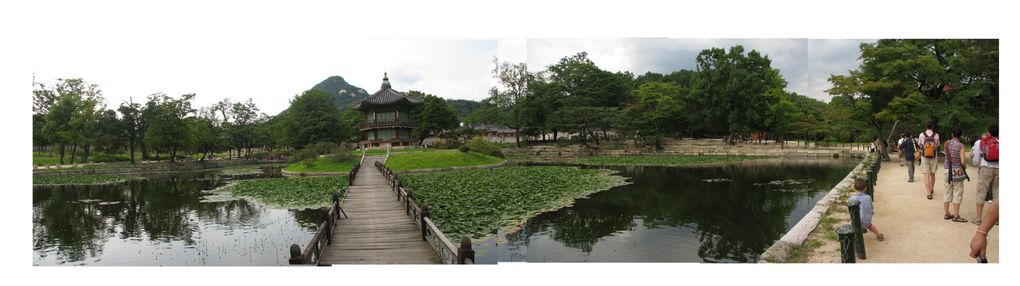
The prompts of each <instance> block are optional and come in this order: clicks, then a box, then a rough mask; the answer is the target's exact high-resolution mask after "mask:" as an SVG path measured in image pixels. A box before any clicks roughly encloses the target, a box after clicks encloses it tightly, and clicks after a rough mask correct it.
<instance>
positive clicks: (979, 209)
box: [974, 201, 985, 222]
mask: <svg viewBox="0 0 1020 286" xmlns="http://www.w3.org/2000/svg"><path fill="white" fill-rule="evenodd" d="M974 209H975V210H977V216H975V217H974V220H975V221H978V222H980V221H981V214H983V212H982V211H983V210H984V209H985V202H983V201H982V202H978V203H977V206H975V207H974Z"/></svg>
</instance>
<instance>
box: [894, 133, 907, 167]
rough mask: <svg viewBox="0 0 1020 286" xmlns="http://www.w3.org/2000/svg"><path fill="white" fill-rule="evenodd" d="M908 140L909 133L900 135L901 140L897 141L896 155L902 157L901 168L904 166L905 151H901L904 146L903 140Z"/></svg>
mask: <svg viewBox="0 0 1020 286" xmlns="http://www.w3.org/2000/svg"><path fill="white" fill-rule="evenodd" d="M905 139H907V133H900V140H899V141H896V153H897V154H899V157H900V166H901V167H902V166H903V150H900V146H903V140H905Z"/></svg>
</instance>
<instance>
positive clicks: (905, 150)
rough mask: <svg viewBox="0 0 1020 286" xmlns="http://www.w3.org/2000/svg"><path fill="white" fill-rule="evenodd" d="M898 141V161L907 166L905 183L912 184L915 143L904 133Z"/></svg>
mask: <svg viewBox="0 0 1020 286" xmlns="http://www.w3.org/2000/svg"><path fill="white" fill-rule="evenodd" d="M903 137H904V138H902V139H900V143H899V144H900V145H899V148H900V161H901V163H902V164H906V166H907V183H913V182H914V153H915V152H917V143H915V142H914V138H910V136H907V135H906V134H905V133H904V134H903Z"/></svg>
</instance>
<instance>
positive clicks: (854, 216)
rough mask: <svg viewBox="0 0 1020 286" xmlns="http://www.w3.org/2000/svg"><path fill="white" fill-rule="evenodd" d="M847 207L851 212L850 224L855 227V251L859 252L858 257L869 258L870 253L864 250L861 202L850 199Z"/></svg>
mask: <svg viewBox="0 0 1020 286" xmlns="http://www.w3.org/2000/svg"><path fill="white" fill-rule="evenodd" d="M846 207H847V210H848V211H849V212H850V224H851V225H852V226H853V228H854V251H855V252H856V253H857V257H860V258H861V259H868V255H867V253H865V250H864V226H862V225H861V202H858V201H857V200H848V201H847V202H846Z"/></svg>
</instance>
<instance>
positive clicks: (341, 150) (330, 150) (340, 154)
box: [290, 142, 354, 166]
mask: <svg viewBox="0 0 1020 286" xmlns="http://www.w3.org/2000/svg"><path fill="white" fill-rule="evenodd" d="M326 154H333V155H331V156H330V160H332V161H333V162H343V161H346V160H350V159H351V158H353V156H354V155H351V150H350V149H347V148H345V147H343V146H340V145H337V144H336V143H331V142H319V143H315V144H310V145H308V146H305V148H304V149H301V150H298V151H297V152H294V155H291V156H290V161H291V162H302V163H304V164H305V165H309V166H310V165H312V164H313V163H314V162H315V158H318V157H319V155H326Z"/></svg>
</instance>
